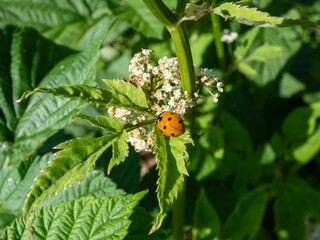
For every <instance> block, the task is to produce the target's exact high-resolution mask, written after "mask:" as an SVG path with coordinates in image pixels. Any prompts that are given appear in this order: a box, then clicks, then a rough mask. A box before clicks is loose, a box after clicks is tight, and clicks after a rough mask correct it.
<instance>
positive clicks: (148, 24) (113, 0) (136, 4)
mask: <svg viewBox="0 0 320 240" xmlns="http://www.w3.org/2000/svg"><path fill="white" fill-rule="evenodd" d="M108 5H109V7H110V9H111V11H112V12H113V13H114V14H115V15H116V16H118V17H120V18H121V19H122V20H124V21H126V22H128V23H129V24H130V25H131V26H133V27H134V28H135V29H136V30H138V31H139V32H141V33H142V34H143V35H145V36H146V37H149V38H156V39H162V34H163V30H164V26H163V25H162V23H161V22H160V21H159V20H158V19H157V18H156V17H155V16H154V15H153V14H152V12H151V11H150V10H149V8H148V7H147V6H146V4H145V3H144V2H143V1H142V0H134V1H133V0H124V1H121V2H119V1H118V0H109V1H108Z"/></svg>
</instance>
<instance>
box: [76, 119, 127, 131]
mask: <svg viewBox="0 0 320 240" xmlns="http://www.w3.org/2000/svg"><path fill="white" fill-rule="evenodd" d="M73 119H83V120H87V121H89V122H90V123H91V124H92V125H93V126H96V127H100V128H103V129H104V130H106V131H107V132H111V133H119V132H121V131H122V130H123V128H124V124H123V123H122V122H121V121H120V120H119V119H118V118H116V117H114V116H111V117H106V116H87V115H75V116H74V117H73Z"/></svg>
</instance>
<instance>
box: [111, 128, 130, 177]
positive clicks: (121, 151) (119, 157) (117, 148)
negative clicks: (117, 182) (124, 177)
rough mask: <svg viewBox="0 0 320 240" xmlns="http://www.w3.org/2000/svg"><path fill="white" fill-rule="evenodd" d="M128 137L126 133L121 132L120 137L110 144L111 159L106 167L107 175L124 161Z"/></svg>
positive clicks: (127, 148)
mask: <svg viewBox="0 0 320 240" xmlns="http://www.w3.org/2000/svg"><path fill="white" fill-rule="evenodd" d="M128 138H129V136H128V133H127V132H126V131H123V133H122V134H121V136H120V137H118V138H117V139H116V140H115V141H113V143H112V158H111V159H110V162H109V165H108V173H110V171H111V169H112V168H113V167H114V166H115V165H118V164H119V163H121V162H123V161H124V160H125V159H126V155H127V154H128V151H129V146H128V143H127V140H128Z"/></svg>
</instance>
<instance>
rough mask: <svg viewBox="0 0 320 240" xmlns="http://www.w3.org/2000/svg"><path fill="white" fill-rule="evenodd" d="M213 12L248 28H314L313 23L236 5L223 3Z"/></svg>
mask: <svg viewBox="0 0 320 240" xmlns="http://www.w3.org/2000/svg"><path fill="white" fill-rule="evenodd" d="M213 12H214V13H215V14H218V15H220V16H221V17H223V18H225V19H231V20H235V21H237V22H239V23H242V24H246V25H249V26H260V27H288V26H294V25H298V26H303V27H316V25H315V23H313V22H311V21H308V20H302V19H285V18H281V17H271V16H270V15H269V13H267V12H260V11H258V9H257V8H248V7H247V6H241V5H240V4H237V3H223V4H221V5H220V6H218V7H216V8H214V9H213Z"/></svg>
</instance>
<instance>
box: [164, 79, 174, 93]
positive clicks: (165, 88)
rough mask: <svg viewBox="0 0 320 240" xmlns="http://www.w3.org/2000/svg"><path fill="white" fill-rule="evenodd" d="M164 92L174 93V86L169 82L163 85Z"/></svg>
mask: <svg viewBox="0 0 320 240" xmlns="http://www.w3.org/2000/svg"><path fill="white" fill-rule="evenodd" d="M162 90H163V91H165V92H172V86H171V85H170V83H169V82H168V81H166V82H165V83H164V84H163V85H162Z"/></svg>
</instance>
